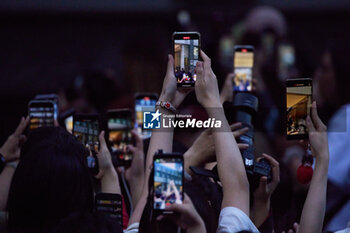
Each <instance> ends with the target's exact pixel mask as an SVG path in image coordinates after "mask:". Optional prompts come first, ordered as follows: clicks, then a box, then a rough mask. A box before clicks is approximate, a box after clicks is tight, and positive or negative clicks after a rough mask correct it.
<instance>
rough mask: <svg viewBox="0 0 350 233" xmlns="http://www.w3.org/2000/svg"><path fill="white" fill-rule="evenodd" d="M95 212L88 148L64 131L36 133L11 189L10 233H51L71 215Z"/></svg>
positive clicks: (27, 148) (34, 132)
mask: <svg viewBox="0 0 350 233" xmlns="http://www.w3.org/2000/svg"><path fill="white" fill-rule="evenodd" d="M92 210H93V190H92V181H91V177H90V174H89V170H88V167H87V164H86V158H85V149H84V146H83V145H82V144H81V143H80V142H79V141H78V140H76V139H75V138H74V136H73V135H71V134H69V133H68V132H67V131H66V130H64V129H62V128H58V127H55V128H54V127H50V128H44V127H43V128H38V129H35V130H33V131H32V132H31V133H30V134H29V136H28V140H27V142H26V143H25V144H24V145H23V148H22V151H21V160H20V162H19V164H18V167H17V169H16V172H15V174H14V176H13V179H12V183H11V187H10V193H9V199H8V212H9V230H10V231H11V232H18V231H20V232H48V231H50V230H51V229H52V227H53V226H55V225H56V224H57V223H58V222H59V221H60V220H62V219H63V218H65V217H67V216H68V215H69V214H70V213H72V212H92Z"/></svg>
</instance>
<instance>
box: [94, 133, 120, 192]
mask: <svg viewBox="0 0 350 233" xmlns="http://www.w3.org/2000/svg"><path fill="white" fill-rule="evenodd" d="M104 135H105V132H104V131H102V132H101V133H100V136H99V139H100V151H99V153H98V154H97V158H98V162H99V168H100V170H101V171H102V173H103V176H102V178H101V191H102V192H104V193H115V194H121V192H120V185H119V179H118V174H117V172H116V171H115V169H114V166H113V163H112V157H111V153H110V152H109V150H108V148H107V144H106V141H105V137H104Z"/></svg>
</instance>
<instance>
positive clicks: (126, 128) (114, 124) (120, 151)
mask: <svg viewBox="0 0 350 233" xmlns="http://www.w3.org/2000/svg"><path fill="white" fill-rule="evenodd" d="M108 114H109V116H108V131H109V136H108V140H109V142H110V144H111V152H112V153H113V154H114V155H116V156H117V159H118V161H119V162H118V164H119V165H123V164H124V163H131V160H132V153H131V152H130V151H129V150H128V145H132V143H133V137H132V134H131V130H132V129H133V124H132V119H131V112H130V111H120V112H114V113H108Z"/></svg>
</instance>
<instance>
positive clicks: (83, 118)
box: [72, 114, 100, 175]
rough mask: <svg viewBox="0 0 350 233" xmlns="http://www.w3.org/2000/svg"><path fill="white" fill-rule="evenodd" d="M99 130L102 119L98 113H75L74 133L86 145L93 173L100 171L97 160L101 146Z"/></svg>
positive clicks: (89, 165) (87, 159)
mask: <svg viewBox="0 0 350 233" xmlns="http://www.w3.org/2000/svg"><path fill="white" fill-rule="evenodd" d="M99 132H100V121H99V116H98V115H97V114H74V115H73V130H72V133H73V135H74V136H75V137H76V138H77V139H78V140H79V141H80V142H81V143H82V144H83V145H84V146H85V148H86V161H87V165H88V167H89V170H90V172H91V173H92V174H93V175H96V174H97V173H98V172H99V168H98V160H97V153H98V151H99V148H100V141H99V138H98V136H99Z"/></svg>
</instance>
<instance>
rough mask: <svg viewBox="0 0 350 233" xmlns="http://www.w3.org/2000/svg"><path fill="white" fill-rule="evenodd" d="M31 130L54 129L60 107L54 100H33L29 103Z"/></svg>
mask: <svg viewBox="0 0 350 233" xmlns="http://www.w3.org/2000/svg"><path fill="white" fill-rule="evenodd" d="M28 115H29V117H30V123H29V129H30V130H33V129H36V128H39V127H54V126H55V121H56V120H57V117H58V106H57V103H55V102H54V101H52V100H31V101H29V103H28Z"/></svg>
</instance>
